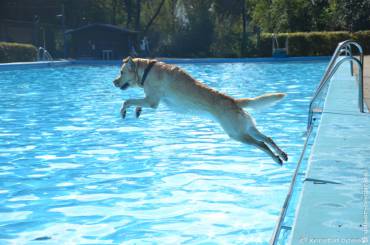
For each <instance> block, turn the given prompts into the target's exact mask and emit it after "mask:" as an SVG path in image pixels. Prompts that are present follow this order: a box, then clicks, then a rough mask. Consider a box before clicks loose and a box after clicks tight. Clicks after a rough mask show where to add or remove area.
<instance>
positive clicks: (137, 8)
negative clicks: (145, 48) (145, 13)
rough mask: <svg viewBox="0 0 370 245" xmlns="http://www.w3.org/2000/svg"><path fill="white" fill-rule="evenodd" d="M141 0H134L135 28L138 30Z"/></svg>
mask: <svg viewBox="0 0 370 245" xmlns="http://www.w3.org/2000/svg"><path fill="white" fill-rule="evenodd" d="M140 17H141V0H136V18H135V30H136V31H140Z"/></svg>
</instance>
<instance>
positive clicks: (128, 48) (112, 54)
mask: <svg viewBox="0 0 370 245" xmlns="http://www.w3.org/2000/svg"><path fill="white" fill-rule="evenodd" d="M65 35H66V39H67V51H68V54H67V56H68V57H71V58H76V59H122V58H123V57H126V56H128V55H129V54H131V53H132V52H135V51H134V49H135V48H134V44H136V43H137V41H138V40H137V38H138V32H135V31H130V30H127V29H124V28H121V27H118V26H115V25H109V24H89V25H85V26H82V27H79V28H76V29H73V30H68V31H66V33H65Z"/></svg>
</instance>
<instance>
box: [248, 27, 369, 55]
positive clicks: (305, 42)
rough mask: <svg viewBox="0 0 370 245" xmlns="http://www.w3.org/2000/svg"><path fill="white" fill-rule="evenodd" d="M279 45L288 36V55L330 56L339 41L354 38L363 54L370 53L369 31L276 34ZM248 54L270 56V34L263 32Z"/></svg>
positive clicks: (282, 45)
mask: <svg viewBox="0 0 370 245" xmlns="http://www.w3.org/2000/svg"><path fill="white" fill-rule="evenodd" d="M277 38H278V41H279V45H280V46H279V47H284V45H285V40H286V39H287V38H288V43H289V45H288V48H289V53H288V55H289V56H330V55H332V54H333V52H334V50H335V48H336V47H337V45H338V43H339V42H342V41H344V40H348V39H351V40H354V41H356V42H358V43H359V44H360V45H361V46H362V48H363V50H364V53H365V54H370V31H359V32H355V33H350V32H296V33H281V34H278V35H277ZM248 51H249V52H248V53H249V54H250V55H255V56H265V57H267V56H271V55H272V35H271V34H269V33H264V34H262V35H261V37H260V40H259V42H257V44H256V45H255V46H254V47H251V48H250V49H249V50H248Z"/></svg>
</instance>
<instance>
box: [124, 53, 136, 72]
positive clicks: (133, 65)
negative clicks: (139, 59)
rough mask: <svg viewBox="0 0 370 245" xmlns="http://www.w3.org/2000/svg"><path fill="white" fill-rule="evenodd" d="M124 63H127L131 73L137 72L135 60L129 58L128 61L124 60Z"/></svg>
mask: <svg viewBox="0 0 370 245" xmlns="http://www.w3.org/2000/svg"><path fill="white" fill-rule="evenodd" d="M123 63H126V65H127V67H128V69H129V70H130V71H134V70H135V62H134V60H133V59H132V57H131V56H128V57H127V58H126V59H124V60H123Z"/></svg>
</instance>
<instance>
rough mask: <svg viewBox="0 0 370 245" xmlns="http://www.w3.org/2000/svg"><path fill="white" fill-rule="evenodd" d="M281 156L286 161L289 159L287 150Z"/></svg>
mask: <svg viewBox="0 0 370 245" xmlns="http://www.w3.org/2000/svg"><path fill="white" fill-rule="evenodd" d="M281 157H282V158H283V160H284V161H288V154H286V153H285V152H282V153H281Z"/></svg>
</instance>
